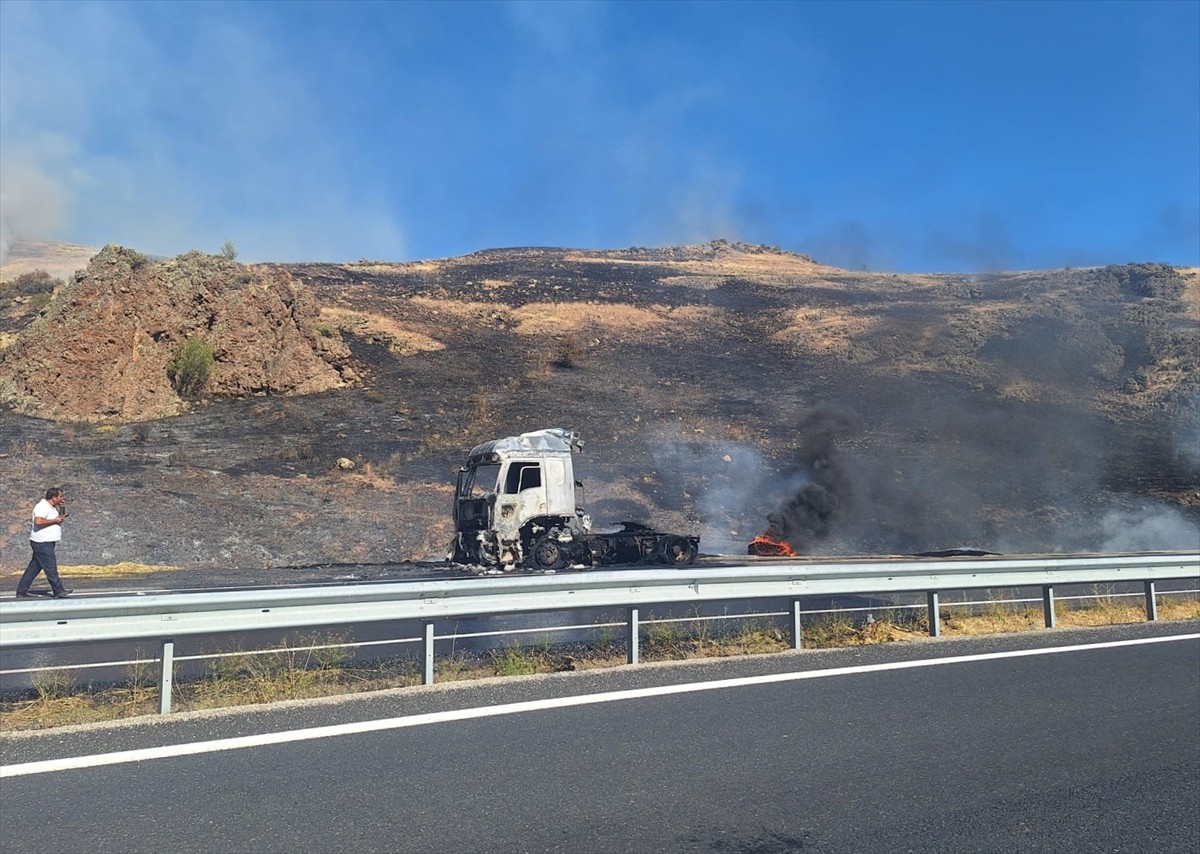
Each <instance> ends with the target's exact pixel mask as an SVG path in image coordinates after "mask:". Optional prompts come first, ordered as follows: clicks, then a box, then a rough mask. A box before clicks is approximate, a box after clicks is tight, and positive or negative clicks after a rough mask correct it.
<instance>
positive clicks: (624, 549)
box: [447, 427, 700, 572]
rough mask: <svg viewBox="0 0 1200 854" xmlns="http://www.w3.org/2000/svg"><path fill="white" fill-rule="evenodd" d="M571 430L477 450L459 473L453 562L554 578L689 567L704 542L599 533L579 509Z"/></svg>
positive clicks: (632, 525) (644, 529)
mask: <svg viewBox="0 0 1200 854" xmlns="http://www.w3.org/2000/svg"><path fill="white" fill-rule="evenodd" d="M582 447H583V442H581V441H580V440H579V436H578V435H576V434H575V433H574V432H573V431H571V430H564V429H562V428H561V427H553V428H550V429H548V430H537V431H535V432H533V433H522V434H521V435H520V436H508V437H507V438H504V439H494V440H492V441H491V442H484V443H483V444H482V445H476V446H475V447H474V448H473V449H472V450H471V454H470V456H468V457H467V462H466V465H464V466H463V467H462V468H461V469H459V472H458V484H457V486H456V487H455V490H454V543H453V546H452V547H451V550H450V554H449V555H447V557H448V558H449V559H450V560H452V561H454V562H455V563H461V564H466V565H469V566H473V567H477V568H480V569H482V570H483V571H484V572H509V571H512V570H514V569H525V570H540V571H544V572H552V571H556V570H559V569H562V568H563V567H566V566H574V567H579V568H585V567H590V566H613V565H616V564H627V563H650V562H658V563H667V564H671V565H675V566H686V565H688V564H690V563H692V562H693V561H694V560H695V559H696V555H697V552H698V550H699V547H700V540H699V538H698V537H695V536H688V535H683V534H663V533H659V532H658V531H655V530H654V529H653V528H650V527H648V526H646V525H643V524H641V523H639V522H621V523H620V526H621V527H620V529H619V530H616V531H611V532H607V533H605V532H594V531H592V530H591V527H592V520H591V518H590V517H588V516H587V515H586V514H585V513H584V512H583V509H582V507H581V506H580V501H579V495H578V494H577V490H580V491H581V490H582V485H581V484H579V483H578V482H577V481H576V480H575V468H574V463H573V453H574V452H575V451H577V450H580V449H581V448H582Z"/></svg>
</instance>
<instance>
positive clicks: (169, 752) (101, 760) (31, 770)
mask: <svg viewBox="0 0 1200 854" xmlns="http://www.w3.org/2000/svg"><path fill="white" fill-rule="evenodd" d="M1186 640H1200V632H1197V633H1194V634H1186V635H1171V636H1168V637H1156V638H1137V639H1134V640H1121V641H1107V642H1104V643H1089V644H1080V645H1078V646H1052V647H1046V648H1043V649H1018V650H1010V651H1008V652H987V653H980V654H977V655H954V656H948V657H946V658H925V659H919V660H916V661H893V662H888V663H885V664H865V665H858V666H855V667H833V668H829V669H827V670H804V671H799V672H791V673H771V674H767V675H763V676H742V677H738V678H735V679H720V680H714V681H710V682H689V683H684V684H681V685H662V686H659V687H656V688H632V689H629V690H625V691H609V692H606V693H603V694H583V695H579V696H572V697H553V698H550V699H545V700H528V701H526V702H522V703H503V704H501V705H497V706H483V707H481V708H473V709H454V710H452V711H446V712H430V713H427V714H423V715H409V716H407V717H401V718H383V719H381V720H374V721H360V722H358V723H349V724H335V725H332V726H322V727H308V728H306V729H297V730H288V731H284V732H268V733H262V734H260V735H247V736H241V737H238V738H219V739H215V740H212V741H197V742H192V743H189V744H170V745H165V746H163V747H145V748H140V749H137V750H120V751H116V752H114V753H99V754H96V755H93V756H72V757H67V758H64V759H48V760H44V761H40V762H24V763H20V764H17V765H4V766H0V778H3V777H21V776H24V775H27V774H48V773H52V772H54V771H71V770H76V769H79V768H95V767H98V766H101V765H120V764H123V763H126V762H144V761H146V760H150V759H169V758H172V757H176V756H191V755H194V754H199V753H216V752H218V751H221V750H241V749H243V748H247V747H264V746H266V745H271V744H286V743H287V742H291V741H308V740H311V739H317V738H333V737H335V736H339V735H356V734H358V733H365V732H379V731H382V730H389V729H405V728H407V727H416V726H425V725H427V724H438V723H447V722H450V721H464V720H472V719H475V718H489V717H494V716H496V715H516V714H521V713H523V712H535V711H542V710H545V709H562V708H568V707H570V706H588V705H594V704H596V703H613V702H618V701H621V700H636V699H641V698H644V697H661V696H665V695H668V694H690V693H693V692H697V691H715V690H719V689H722V688H740V687H742V686H746V685H767V684H770V683H773V682H794V681H797V680H801V679H822V678H824V677H827V676H856V675H859V674H863V673H879V672H881V671H885V670H909V669H912V668H917V667H937V666H939V665H943V664H966V663H969V662H975V661H994V660H997V659H1003V658H1026V657H1030V656H1037V655H1053V654H1056V653H1060V652H1085V651H1087V650H1093V649H1112V648H1114V647H1123V646H1139V645H1142V644H1153V643H1169V642H1172V641H1186Z"/></svg>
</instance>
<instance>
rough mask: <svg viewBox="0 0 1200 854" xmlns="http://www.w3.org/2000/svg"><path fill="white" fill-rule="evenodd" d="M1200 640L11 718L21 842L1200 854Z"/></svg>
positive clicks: (947, 646)
mask: <svg viewBox="0 0 1200 854" xmlns="http://www.w3.org/2000/svg"><path fill="white" fill-rule="evenodd" d="M1198 631H1200V623H1197V622H1195V621H1192V622H1187V623H1170V624H1138V625H1133V626H1123V627H1114V628H1105V629H1091V630H1072V631H1052V632H1043V633H1037V634H1026V635H1019V636H1002V637H996V636H993V637H988V638H979V639H966V640H961V639H955V640H931V641H926V642H920V643H912V644H892V645H888V646H881V647H869V648H859V649H844V650H828V651H820V652H815V651H808V652H798V653H787V654H778V655H772V656H761V657H752V658H741V659H727V660H722V661H716V662H700V663H687V664H680V665H666V666H658V665H642V666H640V667H637V668H620V669H618V670H616V671H608V672H589V673H583V674H558V675H555V676H550V677H540V678H535V679H519V680H512V679H510V680H504V681H493V682H489V683H486V684H479V683H473V684H458V685H447V686H432V687H430V688H419V689H405V690H402V691H396V692H385V693H382V694H378V695H372V696H368V697H361V698H354V699H349V700H338V701H336V702H334V701H323V702H317V703H300V704H286V705H282V706H274V707H270V708H265V709H258V710H253V711H239V712H223V713H219V714H200V715H181V716H178V718H175V719H171V720H167V721H154V722H146V721H140V722H136V723H133V724H127V725H124V726H103V727H88V728H81V729H77V730H73V731H70V732H59V733H54V734H43V735H38V736H7V737H4V738H3V739H0V750H2V753H0V757H2V764H3V768H0V774H3V775H4V776H2V777H0V849H2V850H4V851H5V852H6V854H16V852H23V851H30V852H42V854H44V852H59V851H72V852H74V851H154V852H158V851H172V852H189V851H195V852H219V851H239V852H241V851H244V852H269V851H281V852H283V851H287V852H298V851H314V852H342V851H346V852H357V851H435V852H448V851H464V852H482V851H555V852H593V851H594V852H601V851H630V852H658V851H665V852H670V851H680V852H685V851H686V852H746V854H751V852H761V854H767V852H787V851H803V852H833V851H866V852H874V851H880V852H883V851H887V852H892V851H947V852H951V851H952V852H963V851H984V852H1009V851H1014V852H1020V851H1054V852H1062V851H1072V852H1078V851H1155V852H1166V851H1179V852H1185V851H1186V852H1194V851H1196V850H1197V845H1198V843H1200V639H1198V638H1197V635H1196V633H1197V632H1198ZM1186 635H1190V637H1184V638H1183V639H1178V638H1179V637H1180V636H1186ZM1129 641H1133V642H1134V643H1128V642H1129ZM1050 650H1057V651H1054V652H1051V651H1050ZM729 680H736V681H729ZM615 692H621V693H615ZM300 728H316V729H310V730H309V731H308V732H299V733H298V732H296V731H297V730H298V729H300ZM232 738H240V739H241V741H229V739H232ZM151 746H154V747H158V748H160V749H159V750H157V751H156V752H155V753H154V754H152V755H150V756H147V755H145V754H143V755H142V756H143V758H142V760H141V761H137V762H133V761H129V760H130V759H132V758H134V756H136V754H135V755H134V756H131V755H129V754H125V753H123V752H122V751H129V750H134V749H137V748H147V747H151ZM180 754H183V755H180ZM89 757H91V758H89ZM89 762H93V763H94V762H107V763H112V764H101V765H96V766H94V767H78V766H81V765H86V764H87V763H89ZM31 763H46V764H31ZM55 769H57V770H55Z"/></svg>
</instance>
